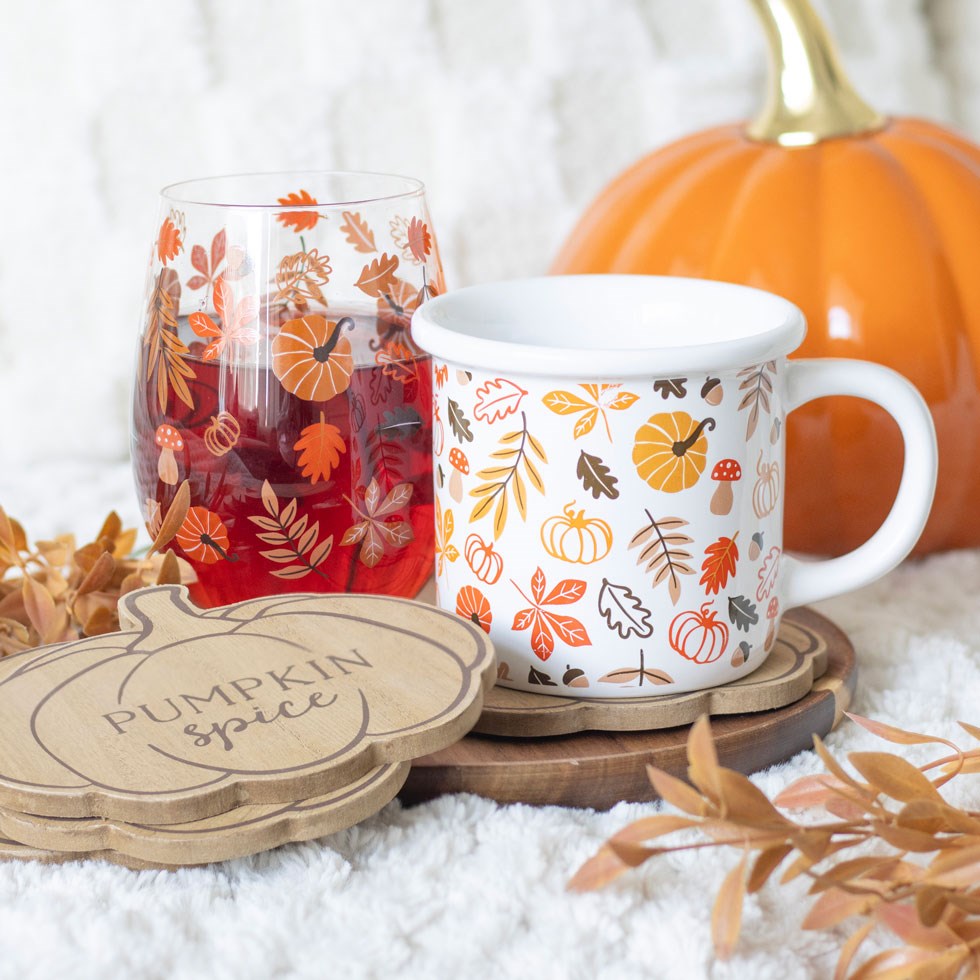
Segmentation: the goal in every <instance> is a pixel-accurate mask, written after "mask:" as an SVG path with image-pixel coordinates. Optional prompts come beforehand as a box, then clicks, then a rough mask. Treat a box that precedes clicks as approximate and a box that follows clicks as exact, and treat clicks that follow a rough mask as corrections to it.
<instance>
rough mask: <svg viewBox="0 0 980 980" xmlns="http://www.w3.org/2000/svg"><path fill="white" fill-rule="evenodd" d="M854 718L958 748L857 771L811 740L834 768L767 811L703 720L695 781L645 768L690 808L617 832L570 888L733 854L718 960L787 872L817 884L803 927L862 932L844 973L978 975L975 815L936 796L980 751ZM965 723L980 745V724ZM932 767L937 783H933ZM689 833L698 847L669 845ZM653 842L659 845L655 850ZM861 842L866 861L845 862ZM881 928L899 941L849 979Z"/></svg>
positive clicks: (851, 945) (873, 760)
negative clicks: (657, 863)
mask: <svg viewBox="0 0 980 980" xmlns="http://www.w3.org/2000/svg"><path fill="white" fill-rule="evenodd" d="M849 717H851V718H852V719H853V720H854V721H855V722H857V724H859V725H861V726H862V727H864V728H866V729H867V730H868V731H870V732H872V733H873V734H874V735H877V736H879V737H880V738H883V739H885V740H886V741H889V742H893V743H897V744H900V745H923V744H937V745H942V746H945V747H946V748H948V749H949V750H950V752H948V753H944V754H943V755H942V756H941V757H939V758H937V759H934V760H933V761H931V762H928V763H926V764H925V765H923V766H919V767H916V766H914V765H913V764H912V763H911V762H909V761H908V760H906V759H904V758H902V757H901V756H898V755H895V754H892V753H889V752H852V753H850V754H849V756H848V760H849V761H850V764H851V766H853V768H854V770H855V771H856V775H851V774H850V773H849V772H848V771H847V770H845V768H844V767H843V766H842V765H841V764H840V763H839V762H838V761H837V760H835V759H834V757H833V756H832V755H831V754H830V753H829V752H828V751H827V748H826V746H824V744H823V742H822V741H821V740H820V739H819V738H818V737H816V736H815V737H814V748H815V749H816V751H817V753H818V755H819V756H820V758H821V760H822V761H823V763H824V766H825V768H826V772H825V773H822V774H818V775H814V776H805V777H803V778H802V779H799V780H797V781H796V782H794V783H792V784H791V785H790V786H788V787H787V788H786V789H784V790H783V791H782V792H781V793H780V794H779V795H778V796H777V797H776V798H775V800H774V801H772V802H770V801H769V799H768V798H767V797H766V796H765V794H764V793H763V792H762V791H761V790H760V789H758V788H757V787H756V786H755V785H754V784H753V783H752V782H750V781H749V780H748V779H747V778H746V777H745V776H743V775H741V774H740V773H737V772H734V771H732V770H731V769H726V768H724V767H722V766H720V765H719V764H718V758H717V754H716V752H715V746H714V742H713V741H712V736H711V726H710V724H709V723H708V719H707V717H702V718H701V719H699V720H698V721H697V722H696V723H695V724H694V726H693V727H692V729H691V733H690V736H689V738H688V743H687V758H688V778H689V780H690V784H689V783H687V782H684V781H683V780H681V779H678V778H676V777H674V776H671V775H669V774H668V773H666V772H663V771H662V770H660V769H656V768H654V767H653V766H650V767H648V770H647V771H648V774H649V777H650V782H651V783H652V785H653V787H654V789H655V790H656V791H657V793H658V794H659V795H660V797H661V798H662V799H663V800H664V801H665V802H667V803H668V804H670V805H672V806H673V807H675V808H676V809H678V810H680V811H682V812H681V813H680V814H676V813H662V814H656V815H654V816H651V817H646V818H644V819H641V820H638V821H636V822H635V823H633V824H630V825H629V826H627V827H625V828H624V829H623V830H621V831H619V833H617V834H615V835H614V836H613V837H611V838H610V839H609V840H608V841H607V842H606V843H605V844H604V845H603V846H602V848H601V849H600V850H599V851H598V853H597V854H595V855H594V856H593V857H592V858H590V859H589V860H588V861H587V862H586V863H585V864H584V865H583V866H582V867H581V868H580V869H579V870H578V872H577V873H576V875H575V876H574V878H572V880H571V882H569V888H570V889H571V890H573V891H589V890H593V889H597V888H601V887H602V886H604V885H607V884H608V883H609V882H611V881H613V880H614V879H616V878H618V877H619V876H620V875H621V874H623V872H625V871H627V870H629V869H630V868H635V867H637V866H638V865H640V864H642V863H643V862H645V861H647V860H649V859H650V858H653V857H656V856H657V855H660V854H667V853H671V852H674V851H686V850H698V849H703V848H709V847H734V848H737V849H738V850H739V851H741V856H740V858H739V860H738V863H737V864H736V865H735V867H734V868H733V869H732V870H731V871H730V872H729V873H728V875H727V876H726V877H725V879H724V881H723V883H722V885H721V887H720V889H719V891H718V894H717V896H716V899H715V903H714V908H713V911H712V916H711V931H712V939H713V941H714V946H715V953H716V955H717V956H718V957H719V958H726V957H728V956H730V955H731V954H732V952H733V951H734V949H735V945H736V943H737V940H738V936H739V932H740V929H741V923H742V907H743V903H744V900H745V896H746V894H753V893H755V892H758V891H759V890H760V889H761V888H762V887H763V886H764V885H765V884H766V882H767V881H769V879H770V878H771V877H772V875H773V874H774V873H775V872H776V871H777V870H778V869H779V868H781V867H785V870H784V871H783V873H782V876H781V878H780V879H779V881H780V883H781V884H785V883H787V882H789V881H792V880H794V879H795V878H798V877H799V876H801V875H805V876H806V877H808V878H809V879H810V881H811V885H810V894H811V895H813V896H815V900H814V902H813V904H812V906H811V907H810V910H809V912H808V913H807V915H806V917H805V919H804V920H803V923H802V928H804V929H832V928H834V927H836V926H838V925H840V924H841V923H843V922H844V921H845V920H848V919H853V920H854V922H855V923H856V928H855V929H854V931H853V932H852V933H851V934H850V936H849V938H848V939H847V941H846V942H845V943H844V945H843V947H842V949H841V952H840V957H839V960H838V963H837V969H836V972H835V974H834V975H835V977H836V978H844V977H846V976H850V977H852V978H854V980H926V978H930V980H933V978H934V980H941V978H942V980H946V978H949V980H956V978H977V977H980V811H976V810H969V809H961V808H959V807H956V806H953V805H952V804H950V803H948V802H946V800H945V799H944V798H943V796H942V794H941V793H940V792H939V790H940V788H941V787H942V786H943V785H944V784H945V783H947V782H949V780H951V779H954V778H955V777H957V776H960V775H963V774H965V773H975V772H978V771H980V749H971V750H969V751H964V750H962V749H961V748H959V747H958V746H957V745H955V744H954V743H953V742H950V741H948V740H947V739H944V738H938V737H935V736H931V735H921V734H918V733H916V732H907V731H903V730H902V729H899V728H894V727H892V726H890V725H884V724H881V723H879V722H875V721H871V720H870V719H867V718H862V717H859V716H857V715H850V716H849ZM960 724H961V726H962V728H963V729H964V731H966V732H967V734H969V735H970V736H972V737H973V738H975V739H978V740H980V728H976V727H974V726H972V725H968V724H965V723H963V722H961V723H960ZM930 772H938V773H939V775H937V776H935V778H930V776H929V775H927V774H928V773H930ZM777 807H778V808H781V809H789V810H803V811H809V812H810V813H811V815H813V816H814V817H817V819H814V820H811V821H810V822H798V821H796V820H793V819H791V818H790V817H788V816H786V815H785V814H784V813H781V812H780V809H777ZM692 830H694V831H698V832H699V833H700V834H701V839H699V840H697V841H694V842H693V843H688V842H684V843H678V844H673V845H671V844H662V843H660V839H661V838H663V837H666V836H668V835H670V834H674V833H676V832H678V831H692ZM654 840H656V841H658V843H657V844H656V845H651V844H649V843H648V842H650V841H654ZM859 846H861V852H860V856H848V854H847V852H848V851H849V849H851V848H855V847H859ZM930 855H932V856H931V857H930ZM878 926H880V927H884V928H885V929H886V930H889V931H890V932H891V933H892V934H894V935H895V936H896V937H898V939H899V940H900V942H901V945H898V946H896V947H894V948H891V949H887V950H885V951H884V952H880V953H878V954H876V955H874V956H871V957H870V958H868V959H866V960H865V961H864V962H863V963H861V964H860V965H859V966H857V967H856V968H855V969H854V970H853V972H849V971H851V968H852V964H853V963H854V961H855V958H856V956H857V954H858V952H859V950H860V948H861V946H862V944H863V943H864V941H865V940H866V939H867V938H868V936H869V935H870V934H871V933H872V931H873V930H874V929H875V928H876V927H878Z"/></svg>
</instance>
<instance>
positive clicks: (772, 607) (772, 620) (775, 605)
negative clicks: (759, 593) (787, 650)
mask: <svg viewBox="0 0 980 980" xmlns="http://www.w3.org/2000/svg"><path fill="white" fill-rule="evenodd" d="M778 615H779V600H778V599H777V598H776V597H775V596H773V597H772V598H771V599H770V600H769V608H768V609H767V610H766V619H768V620H769V629H768V630H767V631H766V651H767V652H768V651H769V650H771V649H772V645H773V643H775V642H776V617H777V616H778Z"/></svg>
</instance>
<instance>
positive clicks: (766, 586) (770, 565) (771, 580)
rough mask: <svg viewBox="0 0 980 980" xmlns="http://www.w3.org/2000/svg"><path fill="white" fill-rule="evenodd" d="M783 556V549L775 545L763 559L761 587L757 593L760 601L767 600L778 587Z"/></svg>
mask: <svg viewBox="0 0 980 980" xmlns="http://www.w3.org/2000/svg"><path fill="white" fill-rule="evenodd" d="M781 556H782V551H781V550H780V549H779V548H777V547H776V546H775V545H773V546H772V547H771V548H770V549H769V551H768V553H767V554H766V557H765V558H763V560H762V567H761V568H760V569H759V588H758V589H756V593H755V597H756V599H758V600H759V602H765V601H766V599H768V598H769V596H770V595H771V594H772V592H773V589H775V588H776V580H777V578H778V576H779V563H780V558H781Z"/></svg>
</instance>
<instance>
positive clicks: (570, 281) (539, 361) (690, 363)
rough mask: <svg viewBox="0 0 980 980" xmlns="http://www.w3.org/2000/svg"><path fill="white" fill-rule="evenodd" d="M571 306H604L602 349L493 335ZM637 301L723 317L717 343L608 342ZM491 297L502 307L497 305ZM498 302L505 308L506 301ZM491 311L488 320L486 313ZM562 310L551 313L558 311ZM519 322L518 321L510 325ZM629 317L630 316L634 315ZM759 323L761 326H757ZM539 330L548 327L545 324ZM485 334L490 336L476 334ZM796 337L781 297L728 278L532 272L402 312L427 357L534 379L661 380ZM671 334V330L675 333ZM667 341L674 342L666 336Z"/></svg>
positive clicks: (750, 358) (735, 361) (801, 325)
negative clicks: (494, 314) (559, 306)
mask: <svg viewBox="0 0 980 980" xmlns="http://www.w3.org/2000/svg"><path fill="white" fill-rule="evenodd" d="M559 301H560V302H563V303H566V304H569V303H570V304H571V308H572V311H573V314H572V315H574V311H575V310H577V309H582V310H589V309H590V308H595V307H598V308H600V309H602V310H603V311H604V313H603V320H602V330H601V332H599V333H598V336H597V340H598V341H600V342H603V343H606V344H607V346H602V347H600V346H585V345H580V346H559V345H550V344H547V345H546V344H541V343H525V342H523V341H520V340H517V341H515V340H506V339H503V340H502V339H497V338H495V337H494V336H492V334H493V333H494V332H499V330H500V326H501V324H502V323H503V322H504V319H506V320H507V321H508V322H509V324H510V326H511V327H512V328H514V327H516V328H518V329H521V330H522V332H523V331H524V330H526V331H531V330H534V329H539V328H540V325H541V324H542V322H544V321H546V320H548V319H549V315H548V311H549V309H550V310H551V311H552V314H551V319H554V318H555V316H556V313H557V311H556V310H555V304H556V303H557V302H559ZM638 301H644V302H646V303H649V304H653V305H654V306H656V304H661V305H665V304H668V303H673V304H675V305H677V307H678V308H679V309H682V311H683V315H684V317H685V318H686V319H690V318H694V317H696V316H698V314H699V312H700V313H701V314H702V315H705V316H707V315H708V314H709V313H710V315H712V316H713V317H715V318H719V317H723V318H724V334H723V335H722V336H721V338H720V339H711V340H708V341H704V342H699V343H682V342H677V343H674V342H672V341H673V340H674V339H675V336H668V337H667V338H666V341H667V342H664V338H661V339H660V340H659V342H657V343H650V344H646V343H644V344H641V345H635V344H634V345H630V346H624V347H616V346H608V344H610V343H611V344H613V345H614V344H615V341H616V339H617V337H622V336H623V333H624V331H625V332H627V335H628V331H629V330H630V329H635V323H633V322H631V318H630V316H629V314H628V313H627V312H626V311H625V310H624V311H622V312H619V313H618V314H617V312H616V311H615V309H614V307H615V306H616V305H619V306H625V307H626V308H627V309H635V304H636V303H637V302H638ZM501 302H503V303H504V304H505V307H504V308H502V307H501V306H500V304H501ZM507 304H510V306H509V307H507ZM495 309H496V310H498V311H501V312H498V313H497V319H496V320H494V319H493V317H491V316H490V314H489V311H493V310H495ZM567 314H568V310H565V311H562V312H561V315H563V316H564V315H567ZM521 318H523V321H522V322H518V321H520V320H521ZM634 319H635V318H634ZM762 321H766V322H762ZM545 329H549V328H548V327H547V326H546V327H545ZM481 333H484V334H487V333H489V334H491V335H490V336H487V335H482V336H481ZM805 334H806V320H805V318H804V316H803V313H802V312H801V311H800V309H799V308H798V307H797V306H795V305H794V304H793V303H791V302H790V301H789V300H787V299H784V298H783V297H781V296H777V295H776V294H774V293H769V292H766V291H765V290H761V289H755V288H753V287H751V286H741V285H737V284H735V283H729V282H721V281H718V280H710V279H695V278H688V277H682V276H638V275H618V274H595V275H575V276H537V277H531V278H524V279H508V280H501V281H498V282H490V283H481V284H479V285H475V286H466V287H464V288H462V289H457V290H453V291H452V292H449V293H445V294H444V295H442V296H436V297H435V298H433V299H431V300H429V301H428V302H427V303H424V304H422V306H420V307H419V308H418V310H417V311H416V312H415V314H414V316H413V317H412V336H413V338H414V340H415V342H416V343H417V344H418V345H419V346H420V347H421V348H422V349H423V350H425V351H426V352H427V353H429V354H431V355H432V356H434V357H438V358H440V359H441V360H444V361H449V362H450V363H453V364H459V365H472V366H479V367H480V368H481V369H485V370H494V371H507V372H509V373H510V374H512V375H513V374H533V375H539V376H544V377H590V378H596V377H616V378H633V377H667V376H669V375H672V374H677V373H696V372H704V373H708V372H715V373H717V372H720V371H726V370H735V369H738V368H742V367H745V366H746V365H750V364H755V363H759V362H761V361H768V360H773V359H776V358H779V357H783V356H785V355H787V354H790V353H791V352H792V351H794V350H796V348H797V347H799V346H800V344H801V343H802V342H803V338H804V336H805ZM675 335H676V331H675ZM676 339H677V340H681V339H682V338H681V337H679V336H676Z"/></svg>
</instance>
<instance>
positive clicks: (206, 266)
mask: <svg viewBox="0 0 980 980" xmlns="http://www.w3.org/2000/svg"><path fill="white" fill-rule="evenodd" d="M225 241H226V236H225V229H224V228H222V229H221V231H219V232H218V233H217V234H216V235H215V236H214V238H212V239H211V260H210V262H209V261H208V253H207V252H206V251H205V249H204V246H203V245H195V246H194V247H193V248H192V249H191V265H192V266H194V268H195V269H196V270H197V272H198V275H196V276H191V277H190V279H188V280H187V288H188V289H201V288H202V287H204V286H207V287H208V288H211V287H212V286H213V285H214V281H215V280H216V279H217V278H218V267H219V266H220V265H221V263H222V262H224V260H225Z"/></svg>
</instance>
